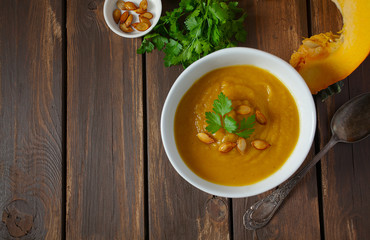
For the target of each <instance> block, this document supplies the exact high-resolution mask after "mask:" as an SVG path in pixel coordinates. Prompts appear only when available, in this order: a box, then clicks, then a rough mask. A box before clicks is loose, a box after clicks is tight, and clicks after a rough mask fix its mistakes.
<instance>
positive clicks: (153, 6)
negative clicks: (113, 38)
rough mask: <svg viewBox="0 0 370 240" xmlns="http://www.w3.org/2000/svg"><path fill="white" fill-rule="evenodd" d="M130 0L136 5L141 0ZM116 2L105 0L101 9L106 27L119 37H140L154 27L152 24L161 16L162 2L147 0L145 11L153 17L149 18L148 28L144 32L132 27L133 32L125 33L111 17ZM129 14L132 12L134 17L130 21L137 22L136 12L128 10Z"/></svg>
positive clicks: (159, 0)
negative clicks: (149, 24)
mask: <svg viewBox="0 0 370 240" xmlns="http://www.w3.org/2000/svg"><path fill="white" fill-rule="evenodd" d="M130 2H133V3H135V5H136V6H139V4H140V2H141V0H130ZM116 3H117V0H105V2H104V10H103V12H104V19H105V22H106V23H107V25H108V27H109V28H110V29H111V30H112V31H113V32H115V33H116V34H118V35H119V36H121V37H125V38H138V37H141V36H143V35H145V34H147V33H149V32H150V31H151V30H152V29H153V28H154V26H155V25H156V24H157V23H158V20H159V18H160V17H161V13H162V2H161V0H148V10H147V11H148V12H150V13H152V14H153V18H152V19H150V22H151V23H152V25H151V26H150V28H148V30H146V31H144V32H140V31H137V30H136V29H135V28H133V29H134V31H133V32H130V33H125V32H123V31H122V30H121V29H120V28H119V26H118V24H116V22H115V21H114V19H113V11H114V10H115V9H116V8H117V5H116ZM121 12H122V11H121ZM130 14H132V15H133V17H134V18H133V21H132V22H133V23H134V22H139V17H138V14H136V13H135V12H134V11H130Z"/></svg>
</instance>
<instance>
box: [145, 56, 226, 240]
mask: <svg viewBox="0 0 370 240" xmlns="http://www.w3.org/2000/svg"><path fill="white" fill-rule="evenodd" d="M163 57H164V55H163V54H161V53H158V52H157V51H155V52H153V53H151V54H148V55H147V57H146V59H147V113H148V114H147V118H148V167H149V169H148V170H149V180H148V182H149V238H150V239H174V237H176V239H229V238H230V235H229V203H228V200H227V199H224V198H218V197H216V198H214V197H212V195H209V194H206V193H204V192H202V191H200V190H198V189H196V188H195V187H193V186H191V185H190V184H189V183H187V182H186V181H185V180H184V179H182V178H181V177H180V175H179V174H177V172H176V171H175V169H174V168H173V167H172V166H171V163H170V162H169V160H168V158H167V155H166V153H165V151H164V149H163V145H162V140H161V135H160V117H161V111H162V107H163V103H164V101H165V98H166V96H167V93H168V91H169V90H170V88H171V86H172V84H173V82H174V81H175V80H176V78H177V77H178V75H179V74H180V73H181V71H183V68H182V67H178V66H176V67H171V68H165V67H164V64H163V60H162V59H163Z"/></svg>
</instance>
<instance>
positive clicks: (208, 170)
mask: <svg viewBox="0 0 370 240" xmlns="http://www.w3.org/2000/svg"><path fill="white" fill-rule="evenodd" d="M221 92H222V93H223V94H224V95H225V96H226V97H227V98H228V99H229V100H231V102H232V108H233V110H231V111H230V112H229V113H228V114H227V115H228V116H230V117H232V118H233V119H235V120H236V121H237V122H239V123H240V121H241V120H242V119H243V118H248V117H249V116H251V115H253V114H255V115H256V113H257V115H258V113H260V114H262V117H263V118H264V119H265V122H263V121H262V122H261V121H256V122H255V124H254V132H253V133H252V134H251V136H250V137H249V138H245V139H244V138H243V139H244V140H243V139H242V140H243V141H245V143H246V148H245V150H244V151H238V147H239V146H238V145H237V143H239V142H238V141H239V140H238V139H239V138H240V137H239V136H238V135H236V134H234V133H229V132H227V131H225V130H224V129H223V128H221V129H220V130H218V131H217V132H215V133H213V134H212V133H210V132H208V131H207V130H206V127H207V125H208V124H207V123H206V116H205V113H206V112H212V111H213V103H214V100H215V99H217V98H218V96H219V94H220V93H221ZM245 106H247V107H248V108H249V112H248V111H247V112H248V113H246V112H245V111H244V112H243V111H239V109H242V108H243V107H244V108H246V109H248V108H247V107H245ZM244 110H245V109H244ZM257 120H258V119H257ZM174 128H175V129H174V131H175V141H176V145H177V148H178V151H179V153H180V155H181V157H182V159H183V160H184V162H185V163H186V164H187V166H188V167H189V168H190V169H191V170H192V171H193V172H194V173H196V174H197V175H198V176H199V177H201V178H203V179H205V180H207V181H210V182H213V183H217V184H221V185H229V186H243V185H248V184H253V183H255V182H258V181H260V180H262V179H264V178H267V177H268V176H270V175H271V174H273V173H274V172H276V171H277V170H278V169H279V168H280V167H281V166H282V165H283V164H284V162H285V161H286V160H287V159H288V157H289V156H290V154H291V153H292V151H293V149H294V147H295V145H296V143H297V140H298V135H299V116H298V109H297V105H296V103H295V101H294V99H293V96H292V95H291V94H290V92H289V90H288V89H287V88H286V87H285V86H284V85H283V84H282V83H281V82H280V80H279V79H277V78H276V77H275V76H274V75H272V74H271V73H269V72H267V71H265V70H263V69H260V68H257V67H254V66H249V65H242V66H231V67H225V68H220V69H216V70H214V71H212V72H209V73H208V74H206V75H204V76H203V77H202V78H200V79H199V80H198V81H196V82H195V83H194V84H193V86H191V88H190V89H189V90H188V91H187V92H186V94H185V95H184V97H183V98H182V99H181V101H180V103H179V106H178V108H177V110H176V114H175V127H174ZM199 133H201V134H207V135H208V136H209V137H210V138H211V139H212V140H213V141H212V143H208V142H207V143H205V142H204V141H201V140H200V138H199ZM257 140H258V141H262V142H264V143H267V144H268V145H266V147H265V148H258V146H257V145H256V144H255V143H257ZM225 143H227V144H231V145H232V149H231V150H230V151H229V150H228V151H227V152H222V151H221V150H220V148H221V147H220V146H221V145H223V144H225Z"/></svg>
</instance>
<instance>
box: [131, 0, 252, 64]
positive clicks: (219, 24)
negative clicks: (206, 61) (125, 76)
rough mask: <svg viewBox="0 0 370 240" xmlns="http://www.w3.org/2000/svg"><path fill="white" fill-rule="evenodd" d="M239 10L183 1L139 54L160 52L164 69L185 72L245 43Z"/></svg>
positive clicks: (216, 1)
mask: <svg viewBox="0 0 370 240" xmlns="http://www.w3.org/2000/svg"><path fill="white" fill-rule="evenodd" d="M237 6H238V2H229V1H227V0H212V1H211V0H208V1H201V0H181V1H180V3H179V7H178V8H175V9H173V10H172V11H170V12H166V13H165V14H164V15H163V16H162V17H161V18H160V19H159V21H158V23H157V25H156V26H155V27H154V28H153V30H152V31H151V34H149V35H147V36H145V37H144V40H143V42H142V43H141V46H140V47H139V49H138V50H137V53H141V54H143V53H149V52H151V51H153V49H155V48H157V49H158V50H161V51H164V52H165V58H164V63H165V66H172V65H177V64H182V65H183V66H184V68H186V67H187V66H189V65H190V64H191V63H193V62H194V61H196V60H198V59H200V58H201V57H204V56H206V55H207V54H209V53H211V52H214V51H216V50H219V49H222V48H228V47H233V46H236V44H237V41H245V39H246V31H245V29H244V20H245V14H244V11H243V9H241V8H239V7H237Z"/></svg>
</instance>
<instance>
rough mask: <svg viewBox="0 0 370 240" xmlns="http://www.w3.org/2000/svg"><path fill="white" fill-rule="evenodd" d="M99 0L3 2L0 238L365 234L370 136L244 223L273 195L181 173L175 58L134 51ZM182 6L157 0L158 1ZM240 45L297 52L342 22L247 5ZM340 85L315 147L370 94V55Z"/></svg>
mask: <svg viewBox="0 0 370 240" xmlns="http://www.w3.org/2000/svg"><path fill="white" fill-rule="evenodd" d="M103 3H104V1H103V0H78V1H72V0H63V1H60V0H39V1H35V0H33V1H20V0H3V1H1V2H0V20H1V21H0V22H1V23H2V26H1V27H0V211H1V215H0V216H2V221H0V239H16V237H20V239H335V240H337V239H370V220H369V214H370V188H369V182H370V170H369V169H370V161H369V160H370V138H367V139H366V140H365V141H362V142H359V143H356V144H353V145H349V144H347V145H346V144H338V145H337V146H336V147H335V148H334V149H333V150H331V151H330V153H329V154H328V155H327V156H326V157H325V158H324V159H323V161H322V162H321V163H319V164H318V165H317V167H316V169H312V170H311V171H310V173H309V174H308V175H307V176H306V177H305V179H304V180H303V181H302V182H301V183H300V184H299V185H298V186H297V187H296V188H295V189H294V190H293V192H292V193H291V195H290V196H289V197H288V198H287V199H286V201H285V203H284V204H283V206H282V207H281V209H280V210H279V211H278V212H277V214H276V216H275V217H274V218H273V219H272V221H271V222H270V224H269V225H268V226H266V227H265V228H263V229H260V230H258V231H255V232H254V231H248V230H245V229H244V227H243V223H242V216H243V214H244V211H245V210H246V209H247V208H248V207H249V206H250V205H251V204H253V203H254V202H255V201H257V200H258V199H260V198H262V197H263V196H265V195H266V194H261V195H260V196H256V197H250V198H243V199H225V198H220V197H217V196H211V195H209V194H206V193H204V192H202V191H200V190H197V189H196V188H194V187H192V186H191V185H190V184H188V183H187V182H186V181H185V180H183V179H182V178H181V177H180V176H179V175H178V174H177V173H176V172H175V170H174V169H173V167H172V166H171V164H170V162H169V161H168V159H167V157H166V154H165V152H164V149H163V146H162V142H161V137H160V128H159V122H160V114H161V110H162V106H163V103H164V100H165V98H166V96H167V93H168V91H169V89H170V87H171V86H172V84H173V82H174V81H175V79H176V78H177V76H178V75H179V74H180V73H181V72H182V71H183V68H182V67H181V66H176V67H170V68H165V67H164V64H163V57H164V55H163V54H162V53H161V52H158V51H154V52H153V53H151V54H146V55H138V54H136V49H137V48H138V47H139V46H140V43H141V41H142V39H124V38H121V37H119V36H117V35H116V34H114V33H113V32H111V31H110V30H109V28H108V27H107V25H106V24H105V21H104V18H103ZM177 5H178V1H169V0H163V7H164V10H171V9H173V8H174V7H177ZM240 6H241V7H242V8H244V9H245V10H246V12H247V13H248V17H247V20H246V25H245V26H246V29H247V31H248V40H247V42H246V43H244V44H243V46H247V47H253V48H258V49H262V50H265V51H267V52H270V53H273V54H275V55H277V56H279V57H281V58H283V59H284V60H289V57H290V55H291V53H292V52H293V51H294V50H296V49H297V48H298V46H299V44H300V41H301V39H302V37H303V36H310V35H311V34H316V33H319V32H324V31H329V30H334V31H336V30H339V29H340V28H341V16H340V14H339V12H338V11H337V10H336V7H335V6H334V4H333V3H331V2H330V1H329V0H307V1H305V0H284V1H282V0H280V1H276V0H275V1H267V0H259V1H258V0H254V1H253V0H241V1H240ZM344 83H345V86H344V89H343V91H342V93H341V94H339V95H337V96H335V97H332V98H330V99H329V100H327V101H326V102H321V100H320V98H319V97H318V96H315V102H316V106H317V112H318V128H317V132H316V137H315V141H314V144H313V146H312V150H311V152H310V154H309V156H308V157H307V159H311V158H312V157H313V155H314V154H315V153H317V152H318V151H319V149H320V148H322V147H323V146H324V145H325V143H326V142H327V141H328V140H329V137H330V135H331V134H330V130H329V123H330V119H331V117H332V116H333V113H334V112H335V110H336V109H338V107H340V106H341V105H342V104H343V103H344V102H346V101H347V100H348V99H350V98H353V97H355V96H357V95H359V94H361V93H363V92H367V91H370V59H369V58H367V59H366V60H365V62H364V63H363V64H362V65H361V66H360V67H359V68H358V69H357V70H356V71H355V72H353V73H352V74H351V75H350V77H348V78H347V79H346V80H345V81H344Z"/></svg>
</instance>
